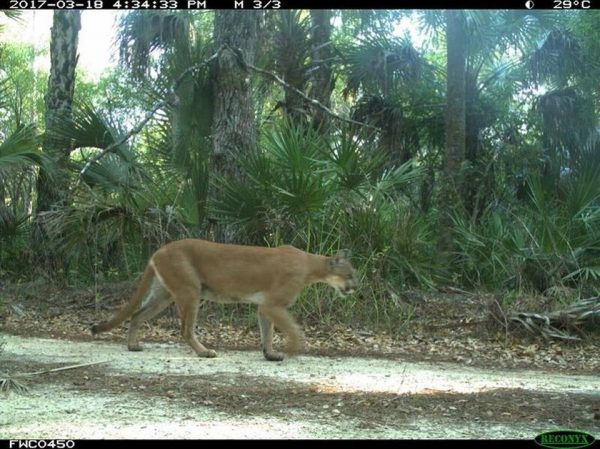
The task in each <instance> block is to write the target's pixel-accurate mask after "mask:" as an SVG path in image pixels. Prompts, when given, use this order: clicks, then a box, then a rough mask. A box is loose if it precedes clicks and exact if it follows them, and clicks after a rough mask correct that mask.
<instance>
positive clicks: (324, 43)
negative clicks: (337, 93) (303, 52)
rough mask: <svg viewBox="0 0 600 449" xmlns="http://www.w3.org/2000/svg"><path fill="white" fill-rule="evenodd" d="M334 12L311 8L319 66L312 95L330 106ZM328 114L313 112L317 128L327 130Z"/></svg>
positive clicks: (314, 58) (314, 55)
mask: <svg viewBox="0 0 600 449" xmlns="http://www.w3.org/2000/svg"><path fill="white" fill-rule="evenodd" d="M332 16H333V13H332V11H331V10H327V9H311V10H310V19H311V24H312V36H311V39H312V54H311V59H312V64H313V66H314V67H318V68H317V69H316V70H314V72H313V74H312V89H311V91H310V97H311V98H314V99H315V100H317V101H318V102H319V103H321V104H323V105H325V106H327V107H329V106H330V105H331V93H332V92H333V88H334V85H335V83H334V80H333V76H332V73H331V60H332V58H333V46H332V44H331V18H332ZM327 119H328V116H327V114H325V113H324V112H323V111H322V110H321V109H316V108H315V111H314V113H313V120H312V124H313V127H314V128H316V129H319V130H321V132H325V129H326V128H327V123H328V121H327Z"/></svg>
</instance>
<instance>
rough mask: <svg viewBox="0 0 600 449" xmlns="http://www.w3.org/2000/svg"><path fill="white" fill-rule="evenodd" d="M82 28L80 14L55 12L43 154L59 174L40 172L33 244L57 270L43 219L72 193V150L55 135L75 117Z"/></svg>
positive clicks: (51, 40)
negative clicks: (78, 48) (76, 76)
mask: <svg viewBox="0 0 600 449" xmlns="http://www.w3.org/2000/svg"><path fill="white" fill-rule="evenodd" d="M80 28H81V11H76V10H72V11H64V10H56V11H54V17H53V22H52V31H51V37H50V77H49V79H48V91H47V93H46V98H45V105H46V106H45V124H46V132H45V134H44V139H43V143H42V149H43V151H44V152H45V153H46V154H47V155H48V156H49V157H50V158H51V159H52V160H53V161H54V162H55V164H56V168H57V170H56V174H55V176H54V177H53V178H51V177H50V176H49V174H48V171H47V170H45V169H44V168H41V169H40V172H39V176H38V180H37V193H38V198H37V212H36V213H37V219H36V221H37V225H36V228H35V229H36V232H35V233H34V234H33V237H34V245H35V246H37V247H38V253H39V254H41V257H42V258H43V259H44V260H45V262H46V264H47V265H48V266H49V268H51V269H53V270H55V269H56V268H58V267H57V265H58V264H59V263H60V262H59V261H60V256H58V255H57V254H56V252H55V251H54V250H52V249H50V248H49V245H48V244H49V240H50V239H49V238H48V234H47V230H46V229H45V227H44V226H45V225H44V221H43V216H44V214H45V213H46V212H48V211H50V210H51V209H52V208H54V207H57V206H61V205H65V204H66V203H67V201H68V200H67V195H68V190H69V178H68V172H67V169H68V164H69V158H70V154H71V151H72V148H71V146H70V142H69V140H68V139H65V138H63V137H61V136H59V135H57V134H56V132H55V129H56V128H57V126H58V125H59V124H60V123H64V122H65V121H69V120H70V119H71V115H72V104H73V92H74V89H75V67H76V66H77V59H78V55H77V45H78V40H79V30H80Z"/></svg>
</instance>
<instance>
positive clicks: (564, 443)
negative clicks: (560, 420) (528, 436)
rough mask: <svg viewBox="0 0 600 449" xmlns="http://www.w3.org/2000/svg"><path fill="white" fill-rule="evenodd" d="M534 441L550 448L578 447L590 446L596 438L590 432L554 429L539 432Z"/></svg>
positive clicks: (574, 448) (571, 448) (573, 448)
mask: <svg viewBox="0 0 600 449" xmlns="http://www.w3.org/2000/svg"><path fill="white" fill-rule="evenodd" d="M534 441H535V442H536V443H537V444H539V445H540V446H542V447H545V448H548V449H576V448H583V447H588V446H590V445H592V444H594V441H596V439H595V438H594V437H593V436H592V435H590V434H589V433H586V432H580V431H578V430H554V431H552V432H544V433H541V434H539V435H538V436H537V437H535V439H534Z"/></svg>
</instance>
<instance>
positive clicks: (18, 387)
mask: <svg viewBox="0 0 600 449" xmlns="http://www.w3.org/2000/svg"><path fill="white" fill-rule="evenodd" d="M106 362H110V360H101V361H99V362H89V363H79V364H77V365H69V366H61V367H60V368H52V369H47V370H43V371H35V372H33V373H18V374H13V375H12V376H8V377H4V378H0V392H3V393H6V392H9V391H14V392H15V393H26V392H27V391H28V390H29V388H28V387H27V385H26V384H25V383H23V382H21V381H20V380H19V379H20V378H22V377H31V376H39V375H40V374H48V373H56V372H58V371H65V370H68V369H76V368H84V367H86V366H92V365H99V364H100V363H106Z"/></svg>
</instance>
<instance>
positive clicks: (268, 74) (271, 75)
mask: <svg viewBox="0 0 600 449" xmlns="http://www.w3.org/2000/svg"><path fill="white" fill-rule="evenodd" d="M232 50H233V52H234V53H235V54H236V55H237V57H238V58H239V60H240V62H241V63H242V65H244V66H245V67H247V68H249V69H250V70H253V71H255V72H257V73H260V74H262V75H265V76H266V77H268V78H271V79H272V80H273V81H275V82H276V83H278V84H280V85H282V86H283V87H285V88H286V89H289V90H291V91H293V92H295V93H296V94H297V95H299V96H301V97H302V98H303V99H304V100H306V101H307V102H308V103H310V104H311V105H313V106H315V107H316V108H318V109H320V110H322V111H323V112H325V113H326V114H328V115H330V116H331V117H333V118H336V119H338V120H340V121H342V122H346V123H350V124H351V125H359V126H365V127H367V128H373V129H377V127H376V126H373V125H369V124H368V123H364V122H358V121H356V120H352V119H349V118H346V117H342V116H341V115H338V114H336V113H335V112H333V111H332V110H331V109H329V108H328V107H327V106H325V105H324V104H322V103H320V102H319V101H317V100H315V99H314V98H311V97H309V96H308V95H306V94H305V93H304V92H302V91H301V90H300V89H298V88H296V87H294V86H292V85H291V84H288V83H286V82H285V81H284V80H283V79H282V78H280V77H279V76H277V75H276V74H275V73H273V72H269V71H268V70H265V69H261V68H260V67H256V66H255V65H253V64H250V63H249V62H248V61H246V60H245V59H244V57H243V55H242V52H241V50H239V49H232Z"/></svg>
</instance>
